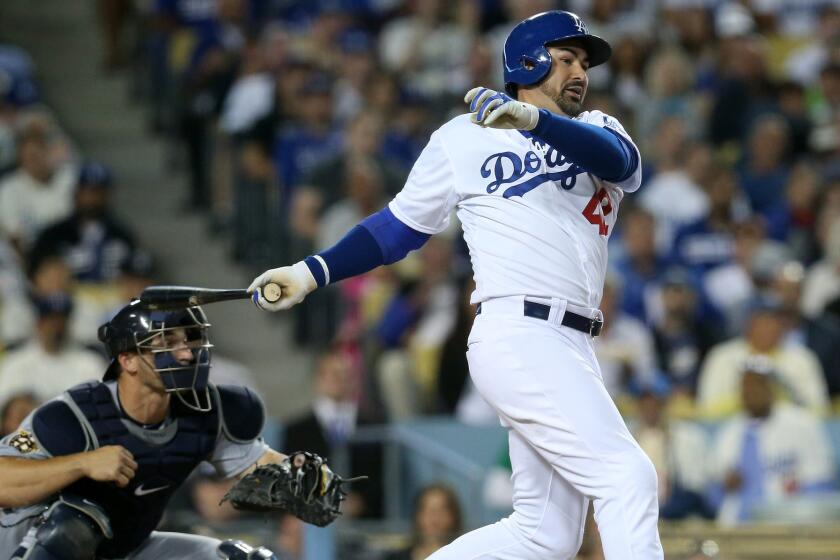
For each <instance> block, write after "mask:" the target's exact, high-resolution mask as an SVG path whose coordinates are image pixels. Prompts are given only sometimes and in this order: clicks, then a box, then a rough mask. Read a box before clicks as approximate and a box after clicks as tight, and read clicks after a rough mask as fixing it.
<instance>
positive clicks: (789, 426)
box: [709, 359, 834, 524]
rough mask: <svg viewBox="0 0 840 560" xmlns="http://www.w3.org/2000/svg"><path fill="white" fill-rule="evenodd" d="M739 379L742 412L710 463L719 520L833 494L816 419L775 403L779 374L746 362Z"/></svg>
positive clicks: (725, 430) (766, 364) (762, 363)
mask: <svg viewBox="0 0 840 560" xmlns="http://www.w3.org/2000/svg"><path fill="white" fill-rule="evenodd" d="M742 370H743V371H742V372H741V378H740V380H739V381H740V392H741V400H742V401H743V407H744V412H743V413H741V414H739V415H738V416H736V417H734V418H732V419H731V420H729V421H728V422H726V423H725V424H724V425H723V427H722V428H721V430H720V432H719V433H718V437H717V440H716V444H715V446H714V452H713V453H711V454H710V455H709V458H710V470H709V473H710V476H711V477H712V480H713V481H714V482H715V488H713V489H712V492H711V496H712V499H713V501H716V502H718V503H719V504H720V508H719V509H718V515H717V518H718V521H720V522H721V523H725V524H735V523H743V522H746V521H749V520H750V519H751V518H752V516H753V513H754V509H755V508H756V507H757V506H760V505H761V504H764V503H770V502H778V501H782V500H784V499H785V498H787V497H789V496H793V495H796V494H805V493H818V492H825V491H829V490H831V489H832V486H833V485H832V479H833V477H834V467H833V465H832V461H831V454H830V451H829V450H830V447H829V443H828V438H827V436H826V434H825V432H824V429H823V427H822V425H821V424H820V421H819V419H818V418H817V417H816V416H814V415H813V414H812V413H811V412H809V411H808V410H806V409H803V408H800V407H796V406H791V405H789V404H784V403H777V402H776V399H775V392H776V389H777V387H775V386H774V385H775V384H776V383H777V382H778V380H779V378H778V377H777V375H776V374H777V370H774V368H773V364H772V363H771V362H770V361H769V360H766V359H764V360H761V359H759V360H750V361H747V362H746V363H745V364H744V365H743V366H742Z"/></svg>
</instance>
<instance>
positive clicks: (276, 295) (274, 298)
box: [260, 282, 283, 303]
mask: <svg viewBox="0 0 840 560" xmlns="http://www.w3.org/2000/svg"><path fill="white" fill-rule="evenodd" d="M260 293H261V295H262V297H263V299H264V300H265V301H267V302H268V303H277V302H278V301H280V298H281V297H283V288H281V287H280V284H278V283H276V282H266V283H265V284H263V285H262V287H260Z"/></svg>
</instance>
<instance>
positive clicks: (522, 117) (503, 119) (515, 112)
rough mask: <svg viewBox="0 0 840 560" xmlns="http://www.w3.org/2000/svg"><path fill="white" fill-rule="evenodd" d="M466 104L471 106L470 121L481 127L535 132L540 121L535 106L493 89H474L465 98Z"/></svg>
mask: <svg viewBox="0 0 840 560" xmlns="http://www.w3.org/2000/svg"><path fill="white" fill-rule="evenodd" d="M464 103H469V104H470V113H471V115H470V120H472V122H474V123H475V124H477V125H479V126H486V127H490V128H508V129H516V130H534V127H536V126H537V122H538V121H539V120H540V110H539V109H537V108H536V107H535V106H534V105H531V104H530V103H523V102H521V101H516V100H515V99H511V98H510V97H509V96H507V95H505V94H504V93H501V92H499V91H494V90H492V89H487V88H483V87H477V88H473V89H471V90H470V91H468V92H467V95H465V96H464Z"/></svg>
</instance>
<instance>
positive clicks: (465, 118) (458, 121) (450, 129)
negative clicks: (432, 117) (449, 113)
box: [433, 113, 488, 138]
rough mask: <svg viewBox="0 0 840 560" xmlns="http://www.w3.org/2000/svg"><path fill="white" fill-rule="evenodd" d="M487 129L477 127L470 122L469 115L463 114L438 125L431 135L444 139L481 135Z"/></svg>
mask: <svg viewBox="0 0 840 560" xmlns="http://www.w3.org/2000/svg"><path fill="white" fill-rule="evenodd" d="M485 130H488V129H484V128H481V127H480V126H477V125H476V124H475V123H473V122H472V121H471V120H470V115H469V113H464V114H461V115H458V116H456V117H453V118H451V119H449V120H448V121H446V122H445V123H443V124H442V125H440V127H439V128H438V129H437V130H436V131H435V132H434V133H433V134H438V135H440V136H444V137H446V138H451V137H463V136H472V135H476V134H481V132H482V131H485Z"/></svg>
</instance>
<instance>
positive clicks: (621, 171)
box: [531, 109, 639, 183]
mask: <svg viewBox="0 0 840 560" xmlns="http://www.w3.org/2000/svg"><path fill="white" fill-rule="evenodd" d="M531 134H532V135H534V136H535V137H537V138H538V139H540V140H543V141H544V142H546V143H547V144H549V145H550V146H552V147H554V148H556V149H557V150H558V151H559V152H561V153H562V154H563V155H564V156H566V158H567V159H568V160H569V161H571V162H572V163H574V164H576V165H578V166H579V167H581V168H583V169H584V170H586V171H587V172H589V173H592V174H593V175H595V176H596V177H600V178H601V179H603V180H605V181H610V182H611V183H618V182H621V181H624V180H625V179H627V178H629V177H630V176H631V175H633V172H634V171H636V167H638V165H639V156H638V153H637V152H636V149H635V148H634V147H633V145H632V144H631V143H630V141H628V140H627V139H626V138H624V137H623V136H622V135H621V134H619V133H618V132H616V131H614V130H612V129H610V128H609V127H600V126H596V125H594V124H589V123H585V122H580V121H576V120H574V119H570V118H567V117H563V116H560V115H555V114H554V113H551V112H549V111H547V110H546V109H540V118H539V121H537V126H536V127H535V128H534V130H532V131H531Z"/></svg>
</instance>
